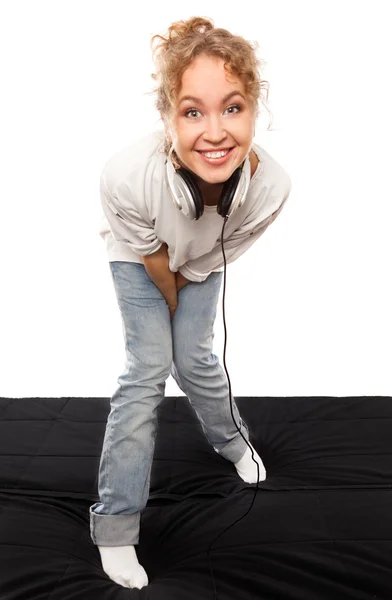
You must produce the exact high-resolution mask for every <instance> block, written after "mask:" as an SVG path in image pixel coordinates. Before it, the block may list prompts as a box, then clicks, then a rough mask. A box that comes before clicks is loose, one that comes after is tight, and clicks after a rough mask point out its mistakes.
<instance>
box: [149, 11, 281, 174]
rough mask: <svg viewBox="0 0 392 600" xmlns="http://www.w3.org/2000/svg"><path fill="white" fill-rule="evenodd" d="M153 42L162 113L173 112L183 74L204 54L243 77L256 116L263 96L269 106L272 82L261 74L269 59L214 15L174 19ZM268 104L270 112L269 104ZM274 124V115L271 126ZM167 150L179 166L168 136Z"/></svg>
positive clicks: (154, 37) (255, 44)
mask: <svg viewBox="0 0 392 600" xmlns="http://www.w3.org/2000/svg"><path fill="white" fill-rule="evenodd" d="M155 42H157V43H156V44H155ZM154 45H155V46H156V47H155V48H154ZM150 46H151V49H152V51H153V60H154V62H155V66H156V71H157V72H156V73H153V74H152V75H151V77H152V78H153V79H154V80H155V81H157V82H158V87H157V88H155V89H154V90H153V92H152V93H153V94H156V95H157V97H156V101H155V107H156V109H157V110H158V111H159V112H160V113H161V115H162V116H164V117H169V116H170V115H171V114H172V111H173V110H174V108H175V103H176V99H177V98H178V94H179V91H180V88H181V79H182V75H183V73H184V71H185V70H186V69H187V68H188V66H189V65H190V63H191V62H192V61H193V59H194V58H196V57H197V56H199V55H200V54H205V55H207V56H216V57H218V58H222V59H223V60H224V62H225V68H226V69H228V70H229V71H230V72H232V73H234V74H235V75H237V76H239V77H240V78H241V80H242V81H243V83H244V87H245V92H246V95H247V97H248V99H249V100H250V103H251V106H252V108H253V110H254V114H255V117H256V118H257V117H258V116H259V114H260V111H259V99H261V101H262V103H263V104H264V105H265V106H266V104H265V102H264V99H263V97H262V92H263V90H264V89H266V100H267V101H268V92H269V83H268V82H267V81H265V80H261V79H260V76H259V68H262V67H263V66H264V64H265V61H264V60H259V59H258V58H257V56H256V53H255V50H256V49H257V48H258V44H257V42H253V43H251V42H248V41H247V40H245V39H244V38H243V37H240V36H237V35H233V34H232V33H230V32H229V31H227V30H226V29H221V28H217V27H214V22H213V21H212V19H209V18H207V17H191V18H190V19H188V20H187V21H176V22H174V23H172V24H171V25H170V27H169V29H168V31H167V33H166V34H165V35H160V34H157V35H154V36H153V37H152V39H151V43H150ZM266 108H267V111H268V112H269V113H270V111H269V109H268V106H266ZM270 116H271V115H270ZM270 125H271V119H270V123H269V126H268V128H269V127H270ZM163 150H164V152H165V153H167V154H168V155H169V157H170V158H171V160H172V162H173V164H174V166H175V168H179V167H180V164H179V163H178V161H177V159H176V157H175V151H174V148H173V145H172V143H171V141H170V140H169V139H167V138H166V139H165V143H164V149H163Z"/></svg>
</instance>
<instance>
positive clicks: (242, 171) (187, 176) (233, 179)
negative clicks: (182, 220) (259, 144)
mask: <svg viewBox="0 0 392 600" xmlns="http://www.w3.org/2000/svg"><path fill="white" fill-rule="evenodd" d="M165 174H166V184H167V187H168V189H169V191H170V195H171V197H172V200H173V202H174V204H175V206H176V207H177V208H178V209H179V210H181V211H182V213H183V214H184V215H185V216H186V217H188V218H190V219H192V220H194V221H197V220H198V219H200V217H201V216H202V215H203V213H204V200H203V197H202V195H201V191H200V188H199V186H198V184H197V182H196V180H195V178H194V177H193V175H192V173H191V172H190V171H188V169H184V168H180V169H177V170H176V169H175V168H174V165H173V163H172V161H171V160H170V159H169V158H166V169H165ZM250 178H251V170H250V160H249V156H247V157H246V158H245V160H244V161H243V163H242V165H240V166H239V167H237V169H236V170H235V171H234V173H233V174H232V175H231V176H230V177H229V179H228V180H227V181H225V183H224V185H223V189H222V191H221V194H220V197H219V201H218V206H217V209H216V210H217V213H218V214H219V215H222V217H223V218H226V217H227V218H228V217H230V216H231V215H232V214H233V213H234V212H235V211H236V210H237V208H240V207H241V206H242V205H243V204H244V202H245V198H246V194H247V192H248V188H249V183H250Z"/></svg>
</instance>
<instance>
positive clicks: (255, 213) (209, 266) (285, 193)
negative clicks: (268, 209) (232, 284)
mask: <svg viewBox="0 0 392 600" xmlns="http://www.w3.org/2000/svg"><path fill="white" fill-rule="evenodd" d="M290 191H291V179H290V177H289V176H288V175H287V180H285V181H284V183H283V184H282V183H281V184H280V185H278V186H276V187H274V188H272V189H271V190H270V193H269V196H270V197H269V201H270V202H271V203H272V205H274V206H275V207H276V206H278V207H277V208H275V209H274V210H273V212H272V213H271V214H270V215H269V216H268V217H265V210H263V209H262V204H261V203H260V202H255V204H254V206H253V207H252V210H251V211H250V213H249V214H248V215H247V217H246V218H245V220H244V221H243V222H242V223H241V226H240V227H239V228H237V229H236V230H235V231H234V232H233V233H232V234H231V235H230V237H229V238H228V239H227V240H224V241H223V249H224V253H225V258H226V264H229V263H232V262H233V261H235V260H236V259H237V258H239V257H240V256H241V255H242V254H244V252H246V251H247V250H248V249H249V248H250V247H251V246H252V245H253V244H254V243H255V242H256V240H258V239H259V237H260V236H261V235H262V234H263V233H264V232H265V230H266V229H267V228H268V227H269V226H270V225H271V223H273V221H275V219H276V217H277V216H278V215H279V213H280V212H281V210H282V208H283V206H284V205H285V203H286V200H287V198H288V197H289V195H290ZM262 215H264V216H262ZM224 264H225V262H224V259H223V252H222V242H221V241H219V244H218V245H217V246H215V248H213V250H211V251H210V252H208V253H207V254H204V255H203V256H200V257H199V258H196V259H194V260H190V261H188V262H186V263H185V264H184V265H182V266H181V267H180V268H179V269H178V270H179V272H180V273H181V274H182V275H184V277H186V278H187V279H190V281H197V282H201V281H205V279H207V277H208V276H209V275H210V274H211V272H212V271H215V270H217V269H220V268H221V267H223V266H224Z"/></svg>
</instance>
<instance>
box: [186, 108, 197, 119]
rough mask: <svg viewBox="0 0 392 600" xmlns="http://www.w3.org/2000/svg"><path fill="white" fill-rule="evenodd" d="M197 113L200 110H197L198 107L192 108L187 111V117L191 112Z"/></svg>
mask: <svg viewBox="0 0 392 600" xmlns="http://www.w3.org/2000/svg"><path fill="white" fill-rule="evenodd" d="M191 112H192V113H195V112H196V113H197V112H200V111H199V110H197V108H190V109H189V110H187V111H186V113H185V116H186V117H187V116H188V114H189V113H191Z"/></svg>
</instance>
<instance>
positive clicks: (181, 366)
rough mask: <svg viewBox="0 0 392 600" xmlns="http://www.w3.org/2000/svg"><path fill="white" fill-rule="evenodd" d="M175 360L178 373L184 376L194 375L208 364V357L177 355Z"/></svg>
mask: <svg viewBox="0 0 392 600" xmlns="http://www.w3.org/2000/svg"><path fill="white" fill-rule="evenodd" d="M174 362H175V366H176V370H177V373H178V374H179V375H180V376H182V377H186V376H187V375H192V374H193V375H194V374H195V373H197V372H200V370H201V369H203V368H204V367H205V366H208V358H207V357H206V358H205V359H195V358H191V357H189V356H178V355H175V357H174Z"/></svg>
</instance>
